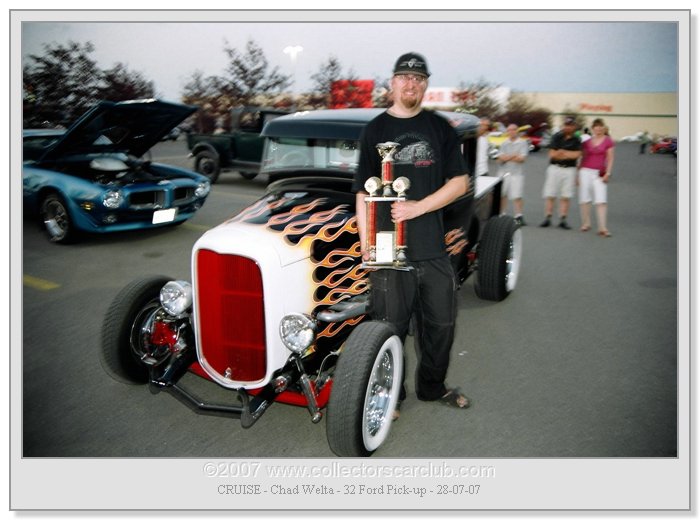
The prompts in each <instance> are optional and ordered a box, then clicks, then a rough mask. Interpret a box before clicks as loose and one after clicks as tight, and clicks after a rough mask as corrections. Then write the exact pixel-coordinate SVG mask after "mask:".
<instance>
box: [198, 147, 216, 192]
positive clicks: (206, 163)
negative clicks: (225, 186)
mask: <svg viewBox="0 0 700 520" xmlns="http://www.w3.org/2000/svg"><path fill="white" fill-rule="evenodd" d="M194 169H195V171H196V172H197V173H201V174H202V175H204V176H205V177H207V178H208V179H209V182H211V183H212V184H214V183H215V182H216V181H217V180H219V174H220V173H221V163H220V161H219V156H218V155H217V154H215V153H214V152H212V151H210V150H202V151H201V152H199V153H198V154H197V155H196V156H195V158H194Z"/></svg>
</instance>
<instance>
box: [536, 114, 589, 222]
mask: <svg viewBox="0 0 700 520" xmlns="http://www.w3.org/2000/svg"><path fill="white" fill-rule="evenodd" d="M575 131H576V120H575V119H574V118H573V117H566V118H565V119H564V126H563V127H562V129H561V130H560V131H559V132H557V133H556V134H554V135H553V136H552V140H551V142H550V144H549V166H548V167H547V177H546V179H545V182H544V187H543V189H542V197H543V198H544V199H545V202H544V213H545V218H544V221H543V222H542V224H540V227H549V226H550V225H551V224H552V214H553V212H554V202H555V199H557V198H558V199H559V219H560V220H559V227H560V228H562V229H571V226H569V224H568V223H567V222H566V217H567V214H568V213H569V201H570V199H571V197H572V196H573V194H574V183H575V181H576V163H577V162H578V159H579V158H580V157H581V139H579V138H578V137H577V136H576V134H575V133H574V132H575Z"/></svg>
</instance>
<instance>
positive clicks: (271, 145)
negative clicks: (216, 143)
mask: <svg viewBox="0 0 700 520" xmlns="http://www.w3.org/2000/svg"><path fill="white" fill-rule="evenodd" d="M378 113H379V111H378V110H373V109H347V110H329V111H316V112H305V113H297V114H294V115H289V116H283V117H280V118H277V119H275V120H274V121H271V122H269V123H268V124H267V125H266V126H265V128H264V130H263V135H264V136H265V139H266V143H265V152H264V154H263V161H262V171H263V172H265V173H267V174H268V175H269V178H270V184H269V186H268V188H267V191H266V193H265V195H264V196H263V197H262V198H261V199H259V200H258V201H257V202H255V203H253V204H252V205H251V206H249V207H248V208H246V209H245V210H243V211H242V212H240V213H239V214H237V215H235V216H233V217H232V218H230V219H228V220H227V221H226V222H224V223H222V224H221V225H219V226H218V227H216V228H214V229H212V230H209V231H208V232H207V233H205V234H204V235H203V236H202V237H201V238H200V239H199V240H198V241H197V243H196V244H195V245H194V248H193V252H192V259H193V265H192V282H191V283H190V282H188V281H183V280H172V279H170V278H168V277H156V278H147V279H142V280H137V281H135V282H133V283H131V284H129V285H128V286H127V287H125V288H124V289H123V290H122V292H121V293H120V294H119V295H117V297H116V298H115V300H114V303H113V304H112V305H111V307H110V309H109V310H108V313H107V316H106V317H105V321H104V327H103V345H102V360H103V366H105V368H106V369H107V371H108V372H109V373H110V374H111V375H112V376H113V377H115V378H117V379H120V380H122V381H125V382H130V383H144V384H150V385H152V386H155V387H159V388H165V389H169V390H171V391H174V392H177V393H178V394H179V395H180V396H181V397H184V398H185V399H187V400H188V401H189V402H190V403H191V404H192V405H193V406H195V407H197V408H199V409H202V410H214V411H216V412H226V411H228V412H232V413H235V414H237V415H240V418H241V423H242V425H243V426H244V427H249V426H251V425H252V424H253V423H255V422H256V421H257V420H258V419H259V418H260V417H261V415H262V414H263V412H264V411H265V410H266V409H267V408H268V407H269V406H270V405H271V404H272V403H273V402H275V401H279V402H285V403H289V404H295V405H299V406H305V407H307V408H308V410H309V412H310V414H311V417H312V421H313V422H319V421H320V420H321V419H322V416H323V414H324V411H326V412H327V421H326V422H327V425H326V429H327V436H328V442H329V444H330V447H331V449H332V450H333V451H334V452H335V453H336V454H338V455H340V456H366V455H370V454H372V453H374V452H375V451H376V450H377V449H378V448H379V447H380V446H381V445H382V443H383V442H384V441H385V440H386V439H387V436H388V433H389V429H390V427H391V416H392V412H393V410H394V409H395V407H396V403H397V400H398V392H399V387H400V381H401V373H402V370H403V354H402V348H403V345H402V344H401V341H400V340H399V339H398V338H397V337H396V336H394V335H393V334H392V331H391V329H390V328H389V327H388V326H387V325H386V324H384V323H380V322H373V321H371V320H369V319H368V317H367V315H366V312H367V301H368V294H369V291H370V290H371V288H370V287H369V283H368V276H367V274H368V271H367V268H366V266H363V264H362V260H361V253H360V244H359V239H358V233H357V220H356V217H355V196H354V194H353V193H351V183H352V178H353V173H354V171H355V169H356V168H357V162H358V157H359V149H358V139H359V136H360V132H361V131H362V128H363V127H364V125H365V124H366V123H367V122H368V121H369V120H370V119H371V118H373V117H374V116H376V115H377V114H378ZM443 115H444V116H445V117H446V118H447V119H448V120H449V121H450V123H451V124H452V126H453V127H454V129H455V131H456V132H457V133H458V135H459V138H460V141H461V143H462V150H463V153H464V155H465V158H466V160H467V163H468V164H469V165H470V168H471V167H472V166H473V164H474V152H475V148H476V129H477V123H478V120H477V119H476V118H475V117H472V116H469V115H464V114H454V113H444V114H443ZM471 184H472V189H471V190H470V192H469V193H467V194H466V195H465V196H463V197H462V198H460V199H458V200H457V201H456V202H454V203H453V204H452V205H451V206H449V207H448V208H447V209H446V211H445V212H444V215H445V222H446V227H445V229H446V230H447V233H446V236H445V242H446V247H447V249H448V251H449V254H450V257H451V258H452V261H453V263H454V266H455V268H456V271H457V273H458V274H459V280H460V281H461V282H463V281H464V280H466V279H467V278H468V277H469V276H470V275H471V274H474V273H475V274H476V279H475V284H474V286H475V288H476V293H477V295H478V296H479V297H481V298H485V299H489V300H496V301H497V300H502V299H504V298H505V297H507V296H508V294H509V293H510V292H511V291H513V290H514V288H515V286H516V283H517V279H518V273H519V267H520V259H521V252H522V234H521V231H520V229H519V227H518V226H517V225H516V223H515V221H514V220H513V218H511V217H508V216H499V214H498V208H499V202H500V187H501V180H500V179H499V178H492V177H485V176H484V177H479V178H477V179H473V182H472V183H471ZM187 371H191V372H194V373H196V374H198V375H201V376H202V377H205V378H207V379H210V380H211V381H213V382H215V383H216V384H218V385H220V386H222V387H224V388H227V389H230V390H232V393H233V396H237V397H238V401H240V403H235V402H234V403H227V404H219V403H204V402H202V401H201V400H200V399H199V398H198V397H197V396H195V395H194V394H192V392H191V391H190V390H189V389H188V388H187V387H186V386H187V385H186V384H185V381H184V380H183V379H182V377H183V375H184V374H185V373H186V372H187Z"/></svg>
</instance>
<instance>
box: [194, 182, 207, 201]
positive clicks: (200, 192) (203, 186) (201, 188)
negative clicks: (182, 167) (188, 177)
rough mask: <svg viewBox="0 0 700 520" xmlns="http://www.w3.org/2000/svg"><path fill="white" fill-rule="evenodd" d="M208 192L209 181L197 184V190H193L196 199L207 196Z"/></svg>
mask: <svg viewBox="0 0 700 520" xmlns="http://www.w3.org/2000/svg"><path fill="white" fill-rule="evenodd" d="M210 190H211V183H210V182H209V181H204V182H200V183H199V184H197V189H195V190H194V194H195V196H197V197H205V196H207V195H208V194H209V191H210Z"/></svg>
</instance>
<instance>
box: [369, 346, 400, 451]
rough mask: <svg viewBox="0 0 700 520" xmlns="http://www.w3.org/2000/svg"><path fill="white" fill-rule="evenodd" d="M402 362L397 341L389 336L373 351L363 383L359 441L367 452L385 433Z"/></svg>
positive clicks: (394, 398)
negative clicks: (363, 398) (364, 384)
mask: <svg viewBox="0 0 700 520" xmlns="http://www.w3.org/2000/svg"><path fill="white" fill-rule="evenodd" d="M402 365H403V355H402V353H401V341H399V338H398V337H397V336H392V337H390V338H389V339H388V340H386V341H385V342H384V344H383V345H382V347H381V349H380V351H379V353H378V354H377V357H376V358H375V360H374V365H373V366H372V371H371V373H370V377H369V381H368V383H367V390H366V393H365V403H364V414H363V418H362V440H363V442H364V445H365V448H366V449H367V450H369V451H374V450H376V449H377V448H378V447H379V446H380V445H381V444H382V442H384V439H386V436H387V435H388V434H389V428H390V427H391V422H392V414H393V412H394V409H395V408H396V404H397V401H398V397H399V390H400V388H401V372H402Z"/></svg>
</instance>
